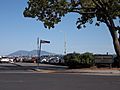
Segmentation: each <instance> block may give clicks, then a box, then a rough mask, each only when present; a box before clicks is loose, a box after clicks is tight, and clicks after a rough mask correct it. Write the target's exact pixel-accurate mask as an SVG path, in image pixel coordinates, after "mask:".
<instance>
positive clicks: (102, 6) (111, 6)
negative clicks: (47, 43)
mask: <svg viewBox="0 0 120 90" xmlns="http://www.w3.org/2000/svg"><path fill="white" fill-rule="evenodd" d="M70 12H74V13H78V14H80V17H79V18H78V20H77V22H76V24H77V28H81V27H82V26H83V27H86V26H85V23H87V22H89V23H90V24H92V22H93V20H92V19H93V18H95V17H96V19H97V22H96V25H97V26H99V25H100V22H105V19H106V17H107V19H109V17H111V18H112V19H116V18H117V17H119V19H120V0H29V1H28V7H26V8H25V11H24V16H25V17H32V18H36V17H37V20H40V21H42V22H43V23H44V26H45V27H46V28H47V27H48V28H51V27H52V28H54V24H58V22H61V17H63V16H65V14H67V13H70Z"/></svg>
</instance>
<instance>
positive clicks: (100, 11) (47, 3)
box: [23, 0, 120, 66]
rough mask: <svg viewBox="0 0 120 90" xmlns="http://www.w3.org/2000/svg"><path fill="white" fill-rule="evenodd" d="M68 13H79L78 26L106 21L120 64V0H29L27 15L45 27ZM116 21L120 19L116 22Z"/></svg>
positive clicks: (26, 9) (48, 26)
mask: <svg viewBox="0 0 120 90" xmlns="http://www.w3.org/2000/svg"><path fill="white" fill-rule="evenodd" d="M68 13H78V14H79V15H80V17H79V18H78V20H77V21H76V24H77V28H78V29H80V28H82V27H86V23H90V24H92V23H93V22H96V24H95V25H96V26H99V25H100V24H101V23H105V24H106V26H107V27H108V30H109V31H110V33H111V36H112V39H113V45H114V49H115V52H116V54H117V57H118V60H119V66H120V0H29V1H28V7H26V8H25V10H24V13H23V14H24V16H25V17H32V18H37V20H39V21H42V22H43V23H44V26H45V28H49V29H50V28H51V27H52V28H54V25H55V24H58V23H59V22H61V18H62V17H63V16H65V15H66V14H68ZM115 21H119V22H118V23H115Z"/></svg>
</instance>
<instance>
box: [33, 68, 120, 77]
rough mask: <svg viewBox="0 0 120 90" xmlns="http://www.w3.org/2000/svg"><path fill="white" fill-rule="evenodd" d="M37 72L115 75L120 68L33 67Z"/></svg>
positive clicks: (117, 74)
mask: <svg viewBox="0 0 120 90" xmlns="http://www.w3.org/2000/svg"><path fill="white" fill-rule="evenodd" d="M34 71H36V72H39V73H62V74H85V75H115V76H120V70H111V69H109V70H91V69H65V70H43V69H34Z"/></svg>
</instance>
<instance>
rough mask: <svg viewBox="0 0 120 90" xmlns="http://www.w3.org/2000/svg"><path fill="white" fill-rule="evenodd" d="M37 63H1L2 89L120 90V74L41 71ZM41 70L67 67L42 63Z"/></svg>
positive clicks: (0, 86) (0, 78)
mask: <svg viewBox="0 0 120 90" xmlns="http://www.w3.org/2000/svg"><path fill="white" fill-rule="evenodd" d="M33 68H36V64H28V63H15V64H0V90H120V76H114V75H112V76H109V75H108V76H107V75H106V76H104V75H89V74H87V75H85V74H80V73H76V74H75V73H74V74H73V73H45V72H44V73H41V71H40V72H39V71H38V72H37V71H34V70H32V69H33ZM39 68H40V70H45V71H46V70H56V69H57V70H59V69H60V70H61V69H62V70H64V69H65V68H66V67H63V66H54V65H44V64H42V65H40V67H39Z"/></svg>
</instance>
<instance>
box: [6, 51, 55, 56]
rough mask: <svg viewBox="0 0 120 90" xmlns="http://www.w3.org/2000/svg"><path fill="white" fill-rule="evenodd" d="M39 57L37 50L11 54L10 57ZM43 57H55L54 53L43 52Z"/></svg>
mask: <svg viewBox="0 0 120 90" xmlns="http://www.w3.org/2000/svg"><path fill="white" fill-rule="evenodd" d="M37 55H38V54H37V50H32V51H25V50H19V51H16V52H13V53H11V54H9V55H8V56H37ZM41 55H54V53H50V52H46V51H41Z"/></svg>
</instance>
